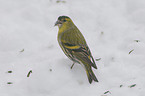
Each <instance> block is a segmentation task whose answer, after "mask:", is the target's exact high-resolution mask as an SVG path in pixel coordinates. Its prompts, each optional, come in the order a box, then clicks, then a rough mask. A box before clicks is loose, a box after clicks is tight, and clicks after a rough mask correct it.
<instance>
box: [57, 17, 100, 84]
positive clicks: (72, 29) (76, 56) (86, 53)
mask: <svg viewBox="0 0 145 96" xmlns="http://www.w3.org/2000/svg"><path fill="white" fill-rule="evenodd" d="M55 26H58V28H59V30H58V36H57V40H58V43H59V45H60V47H61V49H62V50H63V52H64V54H65V55H66V56H67V57H68V58H69V59H70V60H72V61H73V64H72V66H71V69H72V68H73V66H74V64H75V63H78V64H81V65H83V67H84V69H85V71H86V74H87V77H88V81H89V83H90V84H91V83H92V81H95V82H99V81H98V79H97V78H96V76H95V74H94V73H93V71H92V67H93V68H95V69H97V66H96V63H95V61H94V58H93V56H92V54H91V51H90V49H89V47H88V45H87V43H86V40H85V38H84V36H83V34H82V33H81V32H80V30H79V29H78V28H77V26H76V25H75V24H74V23H73V21H72V20H71V19H70V17H68V16H64V15H63V16H59V17H58V19H57V21H56V23H55Z"/></svg>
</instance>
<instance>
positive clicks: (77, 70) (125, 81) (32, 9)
mask: <svg viewBox="0 0 145 96" xmlns="http://www.w3.org/2000/svg"><path fill="white" fill-rule="evenodd" d="M61 15H67V16H69V17H71V18H72V20H73V21H74V23H75V24H76V25H77V26H78V28H79V29H80V31H81V32H82V33H83V35H84V37H85V38H86V41H87V43H88V45H89V47H90V49H91V51H92V54H93V57H94V58H95V59H98V58H101V60H99V61H96V64H97V66H98V70H94V73H95V74H96V77H97V78H98V80H99V83H96V82H93V83H92V84H89V82H88V79H87V76H86V73H85V70H84V69H83V68H82V66H80V65H79V64H76V65H75V66H74V67H73V69H72V70H71V69H70V66H71V64H72V61H70V60H69V59H68V58H67V57H66V56H65V55H64V54H63V52H62V51H61V49H60V47H59V45H58V42H57V32H58V28H57V27H54V23H55V21H56V20H57V18H58V16H61ZM30 70H32V73H31V74H29V75H30V76H29V77H27V75H28V73H29V71H30ZM0 96H145V1H144V0H64V1H63V0H61V1H56V0H0Z"/></svg>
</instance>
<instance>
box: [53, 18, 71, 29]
mask: <svg viewBox="0 0 145 96" xmlns="http://www.w3.org/2000/svg"><path fill="white" fill-rule="evenodd" d="M72 24H73V23H72V20H71V19H70V18H69V17H68V16H59V17H58V19H57V21H56V23H55V26H58V27H59V28H61V27H62V26H71V25H72Z"/></svg>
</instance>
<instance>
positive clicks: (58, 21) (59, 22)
mask: <svg viewBox="0 0 145 96" xmlns="http://www.w3.org/2000/svg"><path fill="white" fill-rule="evenodd" d="M59 24H62V22H61V21H60V20H57V21H56V22H55V25H54V26H57V25H59Z"/></svg>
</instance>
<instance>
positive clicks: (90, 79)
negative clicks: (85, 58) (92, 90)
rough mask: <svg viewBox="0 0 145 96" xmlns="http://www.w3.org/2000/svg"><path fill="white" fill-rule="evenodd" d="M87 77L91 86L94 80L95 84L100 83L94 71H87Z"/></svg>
mask: <svg viewBox="0 0 145 96" xmlns="http://www.w3.org/2000/svg"><path fill="white" fill-rule="evenodd" d="M86 73H87V76H88V80H89V83H90V84H91V83H92V81H93V80H94V81H95V82H99V81H98V79H97V78H96V76H95V74H94V73H93V71H92V69H90V70H86Z"/></svg>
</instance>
